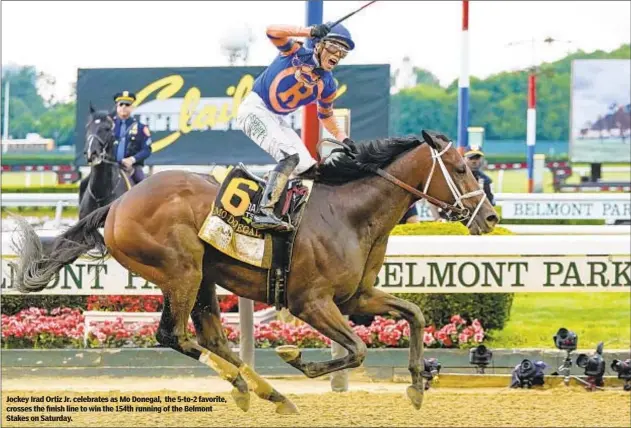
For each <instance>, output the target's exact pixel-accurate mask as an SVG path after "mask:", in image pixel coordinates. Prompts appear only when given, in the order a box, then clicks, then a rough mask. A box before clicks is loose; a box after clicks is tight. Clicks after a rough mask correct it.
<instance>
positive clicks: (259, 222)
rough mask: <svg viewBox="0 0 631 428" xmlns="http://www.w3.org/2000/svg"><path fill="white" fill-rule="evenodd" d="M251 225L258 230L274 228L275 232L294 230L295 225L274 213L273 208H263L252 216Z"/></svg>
mask: <svg viewBox="0 0 631 428" xmlns="http://www.w3.org/2000/svg"><path fill="white" fill-rule="evenodd" d="M251 226H252V227H253V228H254V229H257V230H269V229H272V230H273V231H275V232H293V230H294V226H293V225H292V224H290V223H287V222H284V221H282V220H281V219H279V218H278V217H276V215H275V214H274V211H273V208H261V210H260V211H259V212H258V213H256V214H255V215H254V216H253V218H252V223H251Z"/></svg>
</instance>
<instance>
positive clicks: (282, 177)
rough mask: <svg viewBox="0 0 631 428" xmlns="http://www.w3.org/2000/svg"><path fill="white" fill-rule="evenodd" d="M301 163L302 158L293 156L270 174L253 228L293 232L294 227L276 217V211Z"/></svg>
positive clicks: (283, 161)
mask: <svg viewBox="0 0 631 428" xmlns="http://www.w3.org/2000/svg"><path fill="white" fill-rule="evenodd" d="M299 161H300V158H299V156H298V155H297V154H294V155H291V156H289V157H287V158H285V159H283V160H281V161H280V162H279V163H278V165H276V168H274V170H273V171H271V172H270V173H269V178H268V179H267V183H266V185H265V190H263V196H262V198H261V203H260V204H259V210H258V212H257V213H256V214H255V215H254V216H253V219H252V227H253V228H255V229H259V230H267V229H272V230H274V231H276V232H292V231H293V230H294V226H292V225H291V224H289V223H287V222H284V221H282V220H281V219H280V218H278V217H277V216H276V214H275V213H274V209H275V207H276V204H277V203H278V201H279V200H280V197H281V196H282V194H283V192H284V191H285V188H286V186H287V181H288V180H289V175H290V174H291V173H292V172H293V170H294V169H295V168H296V166H297V165H298V162H299Z"/></svg>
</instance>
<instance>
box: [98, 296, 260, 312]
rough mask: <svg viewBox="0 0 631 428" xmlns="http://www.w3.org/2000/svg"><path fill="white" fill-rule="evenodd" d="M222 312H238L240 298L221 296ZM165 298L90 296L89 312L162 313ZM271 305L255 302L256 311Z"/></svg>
mask: <svg viewBox="0 0 631 428" xmlns="http://www.w3.org/2000/svg"><path fill="white" fill-rule="evenodd" d="M218 300H219V308H220V309H221V312H238V311H239V297H238V296H235V295H234V294H230V295H227V296H219V298H218ZM163 306H164V298H163V297H162V296H90V297H88V304H87V309H88V311H108V312H162V308H163ZM269 307H270V306H269V305H266V304H265V303H261V302H254V310H255V311H262V310H263V309H266V308H269Z"/></svg>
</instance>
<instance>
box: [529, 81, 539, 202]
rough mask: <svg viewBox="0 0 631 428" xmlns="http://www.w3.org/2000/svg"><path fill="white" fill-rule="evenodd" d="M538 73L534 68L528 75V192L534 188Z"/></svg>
mask: <svg viewBox="0 0 631 428" xmlns="http://www.w3.org/2000/svg"><path fill="white" fill-rule="evenodd" d="M536 79H537V74H536V70H532V71H531V72H530V74H529V75H528V110H527V112H526V162H527V165H528V193H532V192H533V189H534V181H533V178H534V176H533V169H534V156H535V141H536V140H537V110H536V107H535V106H536V104H537V98H536V94H537V80H536Z"/></svg>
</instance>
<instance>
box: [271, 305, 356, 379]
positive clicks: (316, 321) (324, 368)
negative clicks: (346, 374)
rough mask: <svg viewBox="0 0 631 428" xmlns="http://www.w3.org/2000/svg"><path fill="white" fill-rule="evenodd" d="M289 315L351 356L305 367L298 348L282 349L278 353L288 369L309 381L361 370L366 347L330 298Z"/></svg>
mask: <svg viewBox="0 0 631 428" xmlns="http://www.w3.org/2000/svg"><path fill="white" fill-rule="evenodd" d="M290 311H291V313H292V314H294V315H295V316H296V317H298V318H300V319H301V320H303V321H304V322H306V323H307V324H309V325H311V326H312V327H313V328H315V329H316V330H318V331H319V332H320V333H322V334H323V335H325V336H326V337H328V338H329V339H331V340H333V341H334V342H337V343H339V344H340V345H342V346H343V347H344V348H345V349H346V350H347V351H348V355H346V356H344V357H342V358H336V359H334V360H330V361H322V362H309V363H305V362H303V361H302V358H301V353H300V350H299V349H298V348H297V347H295V346H292V345H289V346H279V347H278V348H276V352H278V354H279V355H280V357H281V358H282V359H283V360H285V362H287V363H288V364H289V365H291V366H293V367H295V368H297V369H298V370H300V371H301V372H303V373H304V374H305V375H306V376H307V377H310V378H314V377H318V376H322V375H325V374H329V373H332V372H335V371H338V370H342V369H349V368H355V367H359V366H360V365H361V364H362V362H363V361H364V358H365V357H366V345H365V344H364V342H362V340H361V339H360V338H359V336H357V335H356V334H355V332H353V330H352V329H351V328H350V327H349V325H348V323H347V322H346V320H345V319H344V316H343V315H342V313H341V312H340V310H339V309H338V307H337V306H336V305H335V302H333V300H332V299H331V298H329V297H327V298H323V299H318V300H312V301H308V302H306V303H303V304H301V307H300V308H296V307H292V308H290Z"/></svg>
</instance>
